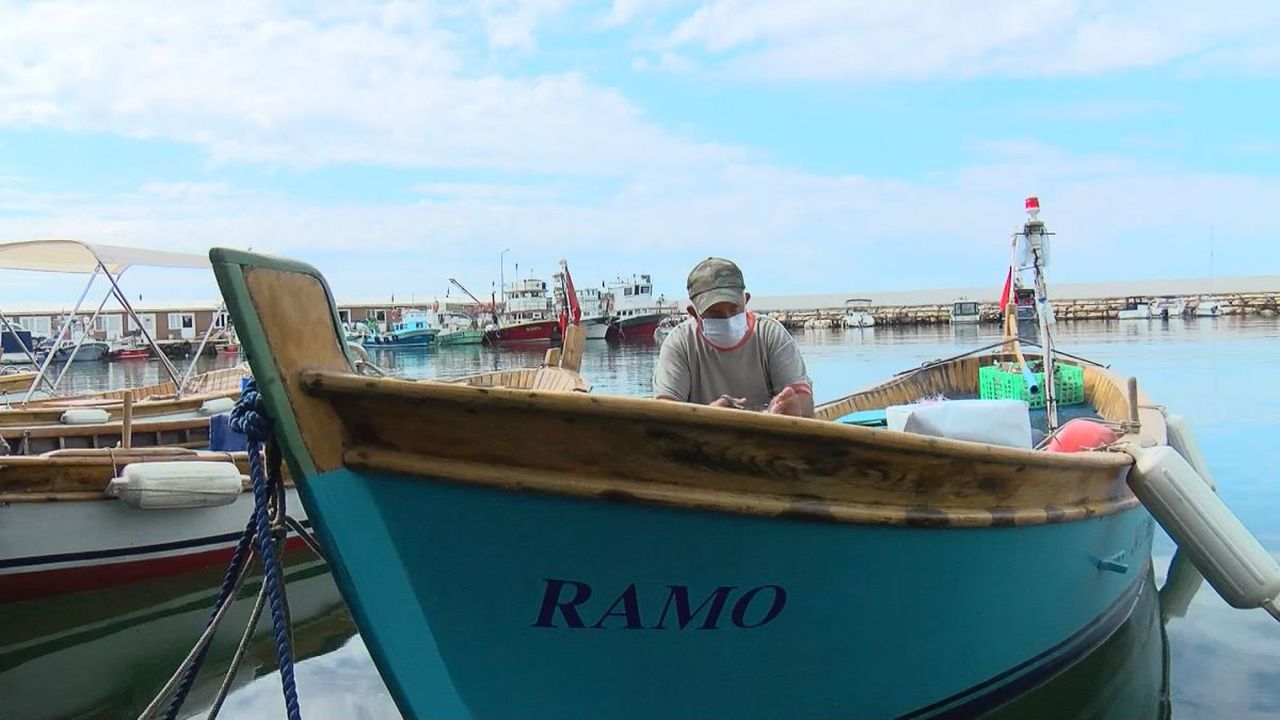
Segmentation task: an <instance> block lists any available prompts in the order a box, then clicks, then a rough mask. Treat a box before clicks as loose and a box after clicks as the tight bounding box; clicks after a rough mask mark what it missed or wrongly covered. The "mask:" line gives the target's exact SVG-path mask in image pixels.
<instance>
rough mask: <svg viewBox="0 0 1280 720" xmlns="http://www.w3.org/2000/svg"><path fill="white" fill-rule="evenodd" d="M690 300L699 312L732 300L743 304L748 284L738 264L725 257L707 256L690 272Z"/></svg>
mask: <svg viewBox="0 0 1280 720" xmlns="http://www.w3.org/2000/svg"><path fill="white" fill-rule="evenodd" d="M688 287H689V300H690V301H691V302H692V303H693V309H694V310H697V311H698V314H699V315H701V314H702V313H704V312H706V311H707V308H709V307H711V306H712V305H715V304H716V303H722V302H731V303H737V304H739V305H743V304H745V303H746V297H745V296H744V295H743V290H745V289H746V287H747V285H746V283H745V282H743V280H742V271H741V270H739V269H738V266H737V265H734V264H733V263H732V262H730V261H728V260H725V259H723V258H714V257H713V258H707V259H706V260H703V261H702V262H700V263H698V264H697V266H695V267H694V268H693V270H692V271H691V272H690V273H689V281H688Z"/></svg>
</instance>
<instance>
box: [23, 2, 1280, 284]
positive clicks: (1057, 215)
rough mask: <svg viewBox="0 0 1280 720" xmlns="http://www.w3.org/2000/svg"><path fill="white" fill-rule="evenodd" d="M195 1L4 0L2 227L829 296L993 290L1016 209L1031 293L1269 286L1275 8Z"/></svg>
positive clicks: (367, 277) (456, 269) (400, 266)
mask: <svg viewBox="0 0 1280 720" xmlns="http://www.w3.org/2000/svg"><path fill="white" fill-rule="evenodd" d="M186 5H192V7H186ZM196 5H197V4H169V5H166V6H164V8H163V10H157V9H156V7H155V6H148V5H146V4H138V3H130V2H119V3H112V2H101V3H94V4H92V5H86V4H80V3H70V2H17V3H14V2H6V1H5V0H0V241H8V240H20V239H30V238H37V237H54V236H56V237H74V238H79V239H84V240H87V241H98V242H110V243H116V244H124V245H138V246H147V247H163V248H167V249H185V250H191V251H196V252H203V251H205V250H206V249H207V248H208V247H209V246H211V245H228V246H235V247H242V248H243V247H252V248H254V249H255V250H260V251H264V252H270V253H274V254H281V255H287V256H291V257H295V258H299V259H303V260H307V261H309V262H312V263H313V264H315V265H316V266H318V267H319V268H320V269H321V270H323V271H324V272H325V273H326V274H327V275H328V277H329V279H330V282H331V284H332V285H333V286H334V288H335V290H336V291H337V292H338V294H339V295H340V296H342V297H343V298H348V299H353V300H354V299H360V300H366V299H367V300H382V299H384V298H388V297H389V296H390V295H391V294H392V293H395V294H396V296H397V297H407V296H411V295H412V296H417V297H423V296H431V295H437V294H438V295H443V293H444V291H445V288H446V286H447V279H448V278H449V277H451V276H453V277H458V278H459V279H462V280H463V281H464V282H465V283H466V284H468V285H469V286H471V287H472V288H473V289H476V290H479V291H483V290H486V289H487V288H488V287H490V285H491V283H492V282H493V281H494V280H496V279H497V276H498V268H499V254H500V253H501V252H502V250H503V249H505V248H511V252H509V253H507V255H506V259H507V262H508V266H507V274H508V277H510V276H511V275H512V274H514V272H515V268H514V265H515V263H517V262H518V263H519V264H520V271H521V274H522V275H523V274H526V273H527V272H528V271H529V270H530V269H532V270H533V271H534V272H537V273H539V274H546V273H547V272H549V271H550V270H551V269H552V268H553V266H554V264H555V263H556V261H557V260H558V259H559V258H560V257H566V258H568V260H569V262H570V266H571V268H572V269H573V270H574V274H575V277H576V278H577V279H578V281H579V283H580V284H583V283H593V282H599V281H600V280H602V279H605V278H612V277H613V276H615V275H617V274H619V273H625V274H630V273H633V272H647V273H651V274H653V275H654V277H655V280H656V283H657V285H658V287H659V289H660V290H662V291H665V292H666V293H667V294H669V295H678V294H680V292H681V291H682V289H683V278H684V275H685V273H686V272H687V269H688V268H689V267H690V266H691V265H692V264H693V263H695V262H696V261H697V260H699V259H701V258H702V257H705V256H707V255H711V254H715V255H724V256H727V257H731V258H734V259H737V260H739V261H740V263H741V264H742V266H743V268H744V271H745V272H746V274H747V280H748V285H749V286H750V288H751V289H752V290H753V291H754V292H756V293H757V294H783V293H811V292H833V293H838V292H848V293H852V294H859V293H867V292H872V291H876V290H894V289H919V288H929V287H955V286H971V285H976V284H981V283H988V282H989V283H992V284H999V283H1000V282H1001V280H1002V279H1003V271H1002V264H1003V263H1004V262H1006V259H1007V254H1008V250H1007V238H1008V234H1009V233H1010V232H1011V231H1012V230H1013V229H1014V228H1015V227H1016V226H1017V225H1018V223H1019V222H1020V221H1021V217H1022V216H1021V207H1022V205H1021V203H1022V199H1023V197H1024V196H1025V195H1028V194H1037V195H1039V196H1040V197H1041V201H1042V204H1043V206H1044V212H1043V215H1042V217H1043V218H1044V219H1045V220H1046V221H1047V222H1048V223H1049V224H1050V226H1051V228H1052V229H1054V230H1056V231H1057V232H1058V236H1057V238H1056V241H1055V242H1056V243H1057V244H1056V246H1055V250H1054V266H1053V267H1052V268H1051V269H1050V277H1051V279H1057V280H1061V281H1082V282H1084V281H1101V280H1123V279H1128V278H1163V277H1194V276H1206V275H1208V274H1209V273H1210V270H1211V268H1210V265H1209V256H1210V245H1211V244H1212V247H1213V258H1214V261H1213V266H1212V272H1213V273H1214V274H1217V275H1228V274H1230V275H1240V274H1276V273H1280V263H1278V262H1277V260H1280V250H1278V249H1277V243H1276V235H1277V233H1276V220H1275V215H1274V213H1275V211H1276V209H1277V208H1280V170H1278V168H1280V130H1277V128H1280V122H1277V120H1276V118H1277V117H1280V112H1278V111H1280V43H1277V42H1276V41H1275V40H1274V38H1275V37H1276V36H1277V33H1278V32H1280V4H1276V3H1273V2H1246V1H1243V0H1241V1H1235V2H1231V1H1229V2H1219V3H1213V4H1207V3H1198V2H1197V3H1192V2H1170V1H1168V0H1164V1H1161V2H1155V1H1145V0H1141V1H1137V2H1101V1H1097V0H1023V1H1021V2H1003V1H999V0H976V1H974V2H968V3H954V2H943V1H941V0H937V1H925V0H921V1H919V2H901V1H900V0H813V1H811V2H800V1H797V2H789V3H779V2H775V1H774V0H711V1H710V2H683V1H680V0H613V1H612V2H572V1H571V0H506V1H499V0H485V1H484V2H478V3H455V2H444V3H402V2H392V3H362V2H355V1H351V2H343V3H338V4H325V7H324V8H323V9H317V7H313V4H312V3H302V2H293V3H288V2H281V3H268V2H240V1H234V0H233V1H232V2H226V3H214V4H207V5H208V6H207V7H205V6H196ZM1211 238H1212V242H1211ZM9 275H11V274H6V280H5V284H6V287H7V288H8V289H7V291H5V292H4V293H3V297H0V302H10V303H11V304H12V303H13V302H15V301H21V302H23V303H30V302H42V301H44V300H45V299H49V300H58V301H62V300H65V299H66V297H67V295H68V294H70V291H69V290H68V289H67V288H68V287H69V286H68V285H67V284H66V283H65V282H61V281H58V280H51V279H49V278H45V277H42V276H29V275H28V276H21V277H9ZM135 282H140V283H141V282H145V284H146V287H144V288H139V289H138V291H139V292H143V293H144V296H145V297H146V298H147V299H156V300H159V299H160V298H161V297H164V298H172V299H187V298H191V299H195V298H207V297H210V296H212V295H213V293H214V290H213V285H212V283H211V281H208V280H207V279H203V278H191V277H183V278H166V277H164V276H163V275H159V274H146V273H142V274H139V276H138V278H136V279H135ZM14 295H17V296H18V297H16V298H15V297H13V296H14Z"/></svg>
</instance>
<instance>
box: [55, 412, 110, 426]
mask: <svg viewBox="0 0 1280 720" xmlns="http://www.w3.org/2000/svg"><path fill="white" fill-rule="evenodd" d="M59 419H60V420H61V422H62V424H63V425H101V424H103V423H105V422H108V421H109V420H111V413H109V412H107V411H106V410H103V409H102V408H72V409H70V410H66V411H64V412H63V413H62V416H61V417H60V418H59Z"/></svg>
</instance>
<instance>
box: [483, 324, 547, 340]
mask: <svg viewBox="0 0 1280 720" xmlns="http://www.w3.org/2000/svg"><path fill="white" fill-rule="evenodd" d="M559 327H560V322H559V321H558V320H539V321H536V322H528V323H520V324H519V325H507V326H506V327H500V328H498V329H497V330H493V331H491V333H490V337H491V338H492V340H493V342H498V343H535V342H547V341H549V340H551V336H552V334H553V333H555V332H556V330H557V329H558V328H559Z"/></svg>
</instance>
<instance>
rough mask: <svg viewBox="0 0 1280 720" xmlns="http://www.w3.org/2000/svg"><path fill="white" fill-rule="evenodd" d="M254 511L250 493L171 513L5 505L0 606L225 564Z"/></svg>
mask: <svg viewBox="0 0 1280 720" xmlns="http://www.w3.org/2000/svg"><path fill="white" fill-rule="evenodd" d="M286 492H287V495H288V498H287V504H288V506H289V508H290V514H292V515H294V517H297V518H299V519H301V518H303V517H305V515H304V514H302V513H301V511H300V507H301V504H300V503H299V501H298V498H297V494H296V490H293V489H289V490H287V491H286ZM252 510H253V494H252V493H249V492H244V493H241V495H240V496H239V497H238V498H236V500H235V502H233V503H231V504H229V505H224V506H221V507H207V508H187V509H167V510H140V509H137V508H134V507H131V506H129V505H127V504H125V503H124V502H122V501H119V500H110V499H102V500H78V501H64V502H52V501H43V502H42V501H30V502H9V503H3V504H0V604H3V603H9V602H16V601H20V600H30V599H32V598H40V597H48V596H52V595H60V594H62V593H68V592H79V591H83V590H97V589H101V588H106V587H111V586H114V585H122V584H126V583H132V582H138V581H142V580H148V579H152V578H157V577H166V576H170V575H177V574H180V573H183V572H188V571H192V570H197V569H200V568H204V567H209V566H211V565H222V564H225V563H226V562H227V561H228V560H229V559H230V557H231V550H232V548H233V547H234V546H235V544H236V542H238V541H239V538H240V533H241V532H242V531H243V530H244V525H245V522H246V521H247V520H248V518H249V516H250V514H251V513H252ZM300 542H301V541H300V540H298V539H297V538H293V539H291V540H290V543H291V544H297V543H300ZM291 546H292V545H291Z"/></svg>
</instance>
